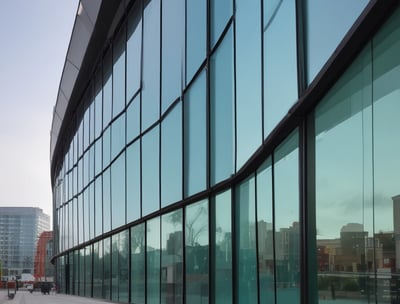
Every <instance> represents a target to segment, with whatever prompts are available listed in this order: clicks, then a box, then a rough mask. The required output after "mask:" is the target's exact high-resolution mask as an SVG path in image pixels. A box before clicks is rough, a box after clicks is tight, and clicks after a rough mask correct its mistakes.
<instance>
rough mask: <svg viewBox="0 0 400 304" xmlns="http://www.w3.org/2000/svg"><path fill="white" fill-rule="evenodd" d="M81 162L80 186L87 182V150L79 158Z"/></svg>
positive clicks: (84, 185)
mask: <svg viewBox="0 0 400 304" xmlns="http://www.w3.org/2000/svg"><path fill="white" fill-rule="evenodd" d="M81 164H82V177H83V182H82V184H81V186H82V188H84V187H86V186H87V184H88V182H89V152H88V151H86V152H85V154H83V158H82V159H81Z"/></svg>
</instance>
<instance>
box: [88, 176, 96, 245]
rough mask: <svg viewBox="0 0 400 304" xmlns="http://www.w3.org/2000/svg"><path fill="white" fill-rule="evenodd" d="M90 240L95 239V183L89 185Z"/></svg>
mask: <svg viewBox="0 0 400 304" xmlns="http://www.w3.org/2000/svg"><path fill="white" fill-rule="evenodd" d="M89 223H90V229H89V240H92V239H93V237H94V225H95V223H94V183H91V184H90V185H89Z"/></svg>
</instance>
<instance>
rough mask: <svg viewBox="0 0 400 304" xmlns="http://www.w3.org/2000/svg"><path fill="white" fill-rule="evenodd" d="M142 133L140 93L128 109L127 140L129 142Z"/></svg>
mask: <svg viewBox="0 0 400 304" xmlns="http://www.w3.org/2000/svg"><path fill="white" fill-rule="evenodd" d="M139 134H140V93H139V94H138V95H137V96H136V97H135V99H134V100H133V101H132V102H131V104H130V105H129V107H128V109H127V110H126V142H127V143H129V142H130V141H132V140H133V139H134V138H135V137H137V136H138V135H139Z"/></svg>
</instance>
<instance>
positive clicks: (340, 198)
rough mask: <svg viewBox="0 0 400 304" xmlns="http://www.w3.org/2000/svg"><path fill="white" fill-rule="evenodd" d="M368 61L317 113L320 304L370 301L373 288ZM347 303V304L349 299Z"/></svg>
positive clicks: (364, 58) (366, 56)
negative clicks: (370, 274) (326, 298)
mask: <svg viewBox="0 0 400 304" xmlns="http://www.w3.org/2000/svg"><path fill="white" fill-rule="evenodd" d="M370 58H371V52H370V50H369V49H366V50H365V51H364V52H363V53H362V54H361V55H360V56H359V58H358V59H357V60H356V61H355V62H354V63H353V64H352V66H351V67H350V68H349V69H348V70H347V71H346V73H345V74H344V75H343V76H342V77H341V79H340V80H339V81H338V82H337V83H336V84H335V86H334V87H333V88H332V89H331V90H330V91H329V93H328V94H327V95H326V97H325V98H324V99H323V101H322V102H321V103H320V104H319V105H318V107H317V108H316V110H315V136H316V137H315V168H316V169H315V189H316V190H315V214H316V228H315V229H316V231H317V235H316V245H315V246H316V249H315V250H316V253H315V255H316V257H317V265H318V266H317V267H318V287H319V292H318V293H319V301H320V302H322V301H323V299H324V296H326V295H327V294H328V295H329V296H330V298H333V299H334V298H335V296H336V295H338V296H339V294H341V293H343V292H346V291H349V289H351V288H353V289H354V290H356V289H357V290H364V291H365V293H364V294H363V293H357V295H354V296H355V297H356V299H357V301H359V302H360V303H367V302H369V301H370V299H371V297H373V292H372V290H371V288H372V286H373V285H374V282H373V281H372V280H369V278H367V277H368V276H367V275H366V273H367V272H366V271H374V269H373V268H372V267H373V266H372V265H373V264H374V261H373V259H374V258H373V254H372V251H373V242H372V239H371V238H372V237H373V211H372V207H373V202H372V146H371V145H372V136H371V135H372V134H371V130H372V120H371V119H372V109H371V73H372V66H371V64H370ZM333 147H345V149H335V150H331V149H332V148H333ZM333 151H335V152H334V153H333ZM344 176H346V178H343V177H344ZM332 214H335V216H332ZM370 246H371V248H368V247H370ZM333 256H335V257H333ZM344 273H347V275H346V276H343V274H344ZM328 274H329V275H328ZM345 298H347V299H349V300H350V294H347V295H346V296H345Z"/></svg>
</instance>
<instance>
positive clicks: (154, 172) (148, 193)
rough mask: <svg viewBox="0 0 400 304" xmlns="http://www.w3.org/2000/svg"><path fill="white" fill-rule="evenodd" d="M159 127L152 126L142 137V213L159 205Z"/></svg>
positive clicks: (150, 210) (149, 211) (156, 208)
mask: <svg viewBox="0 0 400 304" xmlns="http://www.w3.org/2000/svg"><path fill="white" fill-rule="evenodd" d="M159 136H160V130H159V127H155V128H153V129H152V130H151V131H150V132H148V133H147V134H146V135H144V136H143V138H142V215H143V216H144V215H147V214H149V213H151V212H154V211H156V210H158V209H159V207H160V193H159V192H160V184H159V176H160V168H159V163H160V162H159V154H160V149H159V146H160V142H159Z"/></svg>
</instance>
